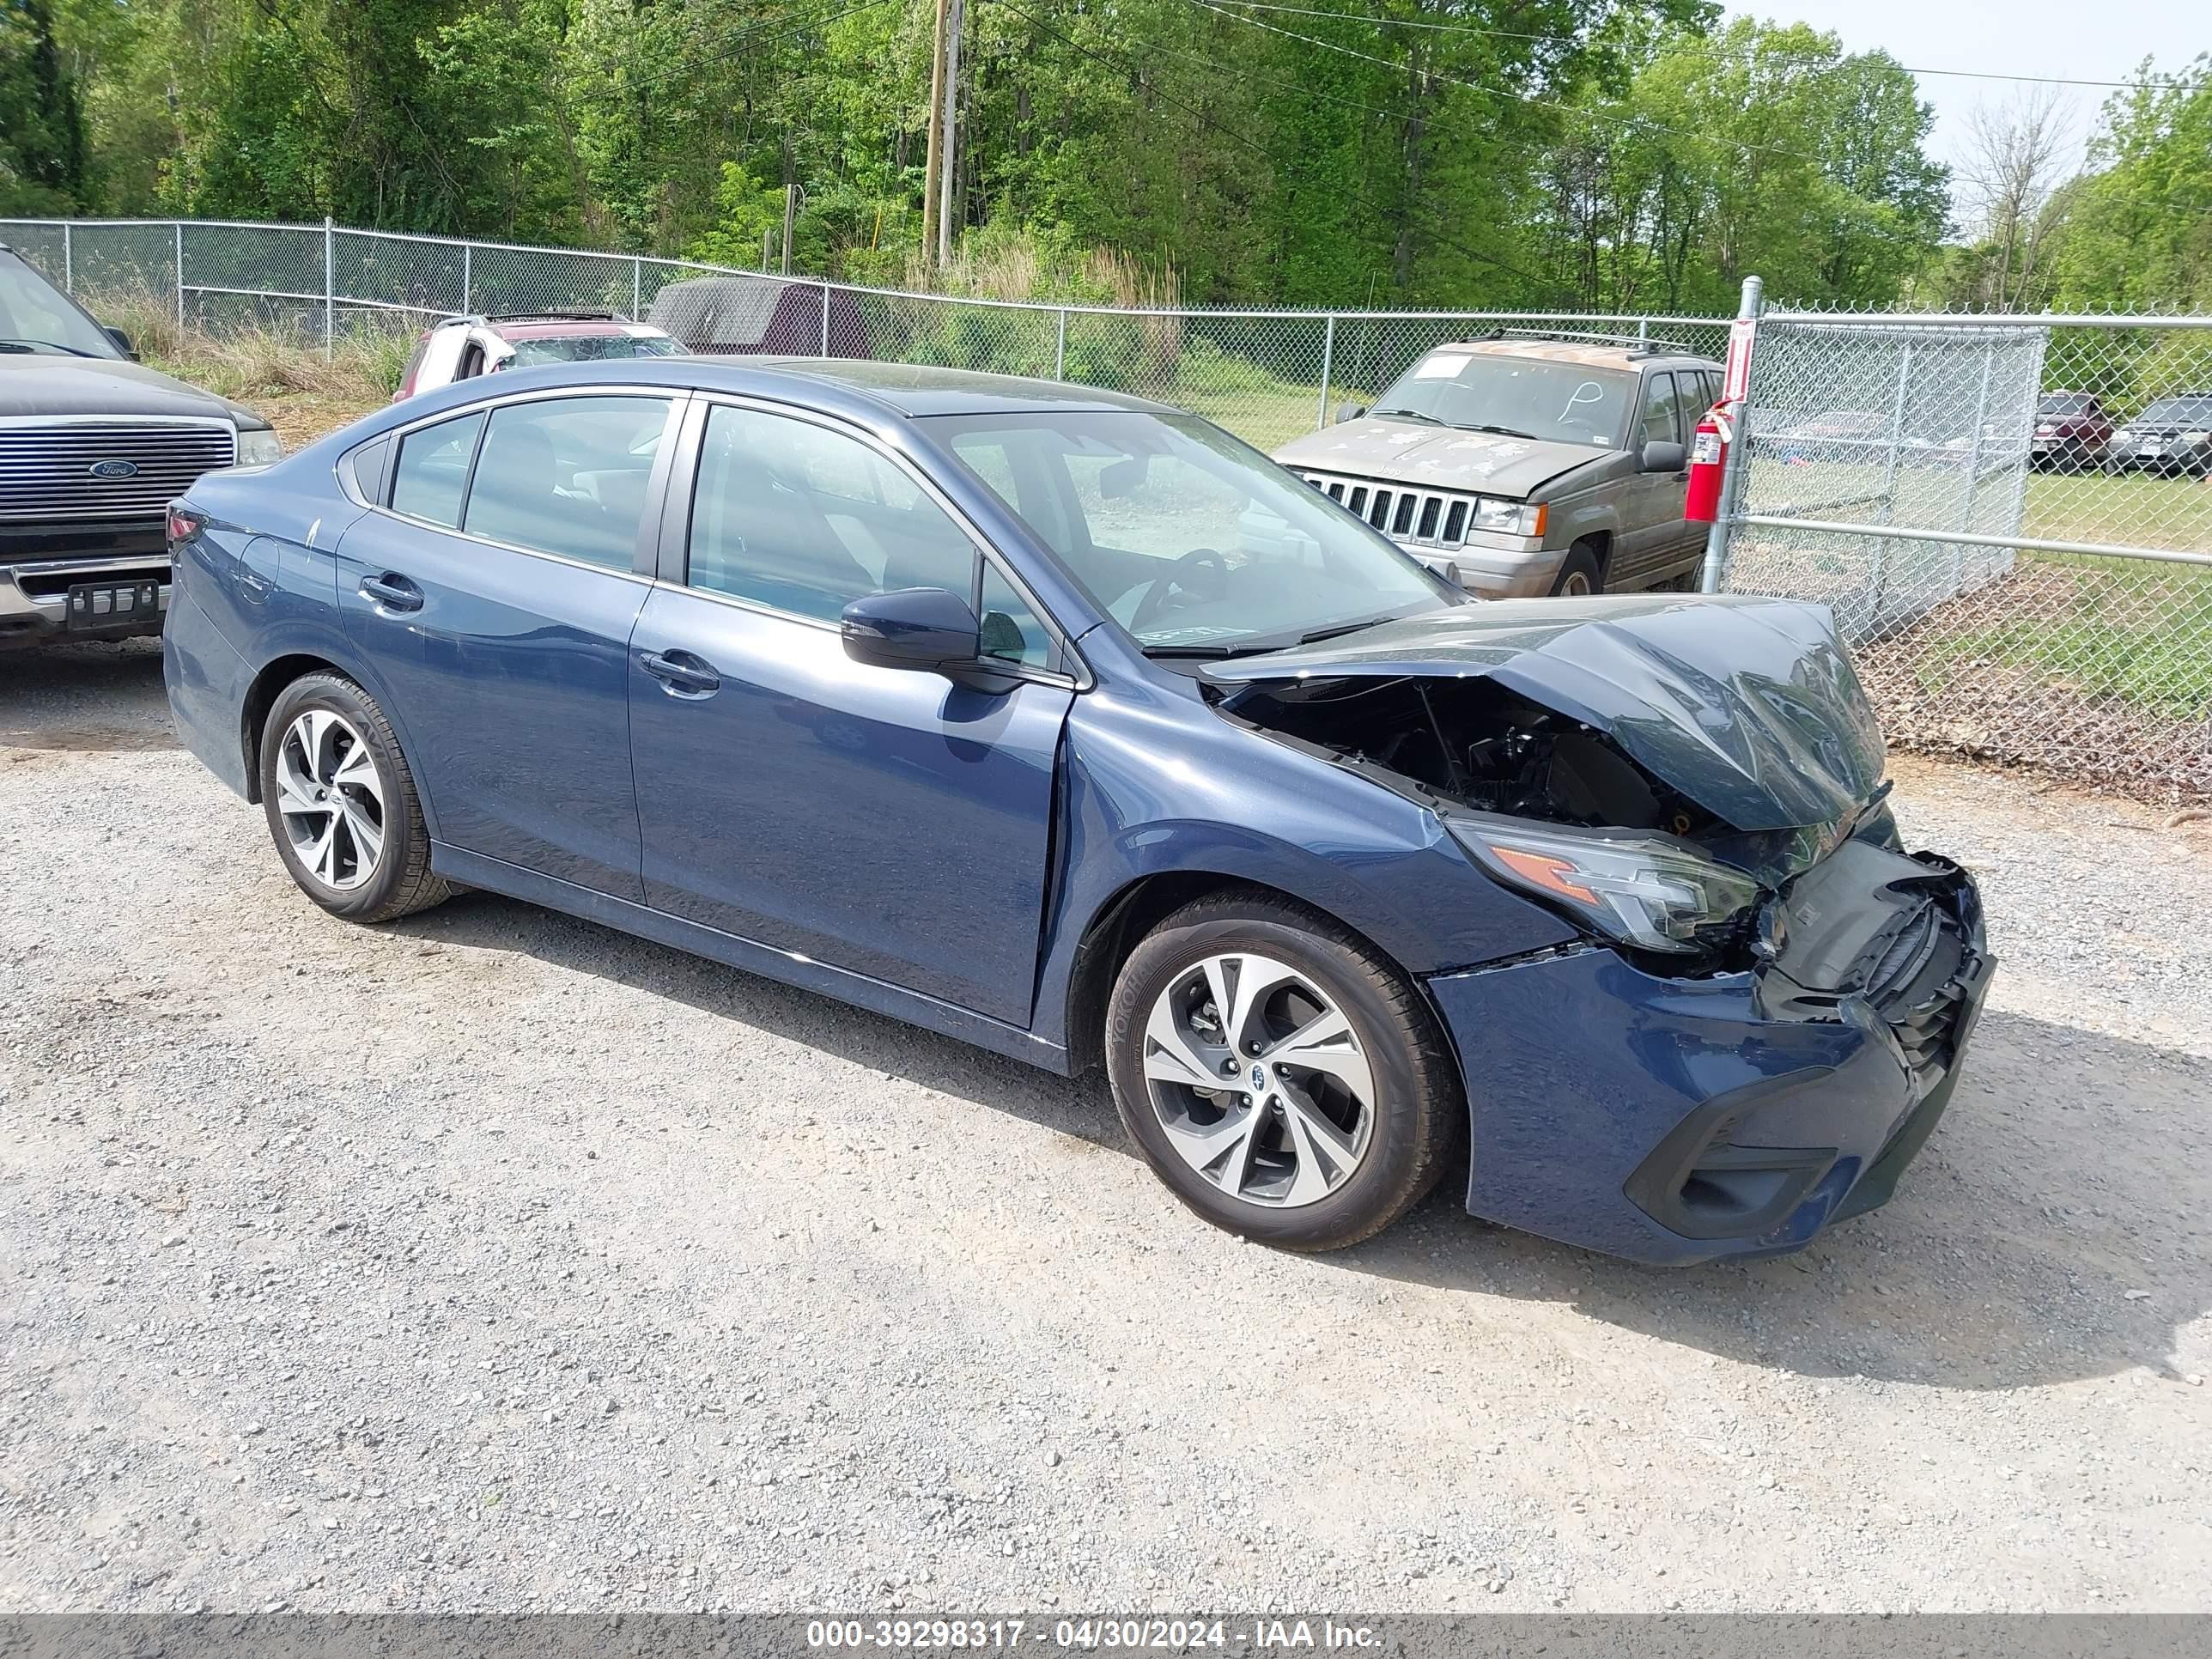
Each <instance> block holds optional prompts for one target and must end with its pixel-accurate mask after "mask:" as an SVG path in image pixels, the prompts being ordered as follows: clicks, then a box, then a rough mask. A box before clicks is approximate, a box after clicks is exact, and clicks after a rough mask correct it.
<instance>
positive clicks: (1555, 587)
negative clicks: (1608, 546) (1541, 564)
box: [1552, 542, 1605, 598]
mask: <svg viewBox="0 0 2212 1659" xmlns="http://www.w3.org/2000/svg"><path fill="white" fill-rule="evenodd" d="M1552 592H1553V597H1554V598H1557V597H1559V596H1561V595H1569V596H1572V597H1575V598H1580V597H1582V596H1583V595H1584V594H1589V593H1602V592H1605V573H1604V571H1602V570H1601V569H1600V568H1598V562H1597V555H1596V554H1595V553H1593V552H1592V551H1591V550H1589V547H1588V546H1587V545H1585V544H1583V543H1581V542H1577V543H1576V544H1574V545H1573V546H1572V547H1571V548H1569V549H1568V550H1567V556H1566V559H1565V562H1562V563H1561V564H1560V566H1559V575H1558V576H1557V577H1555V578H1554V579H1553V582H1552Z"/></svg>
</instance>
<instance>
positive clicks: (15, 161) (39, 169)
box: [0, 0, 85, 214]
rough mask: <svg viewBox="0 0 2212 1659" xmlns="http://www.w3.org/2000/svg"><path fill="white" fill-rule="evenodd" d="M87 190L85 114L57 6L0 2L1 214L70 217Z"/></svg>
mask: <svg viewBox="0 0 2212 1659" xmlns="http://www.w3.org/2000/svg"><path fill="white" fill-rule="evenodd" d="M84 187H85V136H84V113H83V109H82V105H81V103H80V101H79V99H78V95H77V87H76V80H75V79H74V77H72V76H70V73H69V72H68V70H65V69H64V67H63V64H62V52H61V45H60V41H59V40H58V37H57V34H56V32H55V27H54V14H53V8H52V5H51V4H50V3H49V0H0V212H8V213H26V214H40V213H68V212H70V211H72V210H74V209H75V208H76V207H77V206H78V205H79V204H80V202H81V201H82V197H83V196H84V193H85V188H84Z"/></svg>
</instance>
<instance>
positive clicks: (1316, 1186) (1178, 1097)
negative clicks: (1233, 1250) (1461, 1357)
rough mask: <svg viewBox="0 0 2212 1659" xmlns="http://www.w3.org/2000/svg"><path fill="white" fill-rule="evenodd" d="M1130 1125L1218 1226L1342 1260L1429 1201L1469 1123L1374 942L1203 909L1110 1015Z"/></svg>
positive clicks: (1129, 973)
mask: <svg viewBox="0 0 2212 1659" xmlns="http://www.w3.org/2000/svg"><path fill="white" fill-rule="evenodd" d="M1105 1048H1106V1060H1107V1070H1108V1073H1109V1076H1110V1078H1111V1080H1112V1083H1113V1087H1114V1099H1115V1105H1116V1106H1117V1107H1118V1108H1119V1109H1120V1111H1121V1121H1122V1123H1123V1124H1124V1125H1125V1126H1126V1127H1127V1129H1128V1131H1129V1133H1130V1136H1131V1138H1132V1139H1134V1140H1135V1141H1136V1143H1137V1145H1138V1146H1139V1149H1140V1150H1141V1151H1142V1152H1143V1153H1144V1155H1145V1158H1146V1162H1148V1163H1149V1164H1151V1165H1152V1169H1153V1170H1154V1171H1155V1172H1156V1173H1157V1174H1158V1176H1159V1177H1160V1178H1161V1179H1162V1180H1163V1181H1164V1182H1166V1183H1167V1184H1168V1186H1169V1187H1170V1188H1172V1189H1173V1190H1174V1191H1175V1193H1176V1196H1177V1197H1179V1198H1181V1199H1182V1201H1183V1202H1184V1203H1185V1204H1187V1205H1188V1206H1190V1207H1191V1208H1192V1209H1193V1210H1195V1211H1196V1212H1198V1213H1199V1214H1200V1216H1203V1217H1204V1218H1206V1220H1208V1221H1210V1222H1212V1224H1213V1225H1216V1226H1218V1227H1222V1228H1225V1229H1226V1230H1228V1231H1231V1232H1234V1233H1238V1234H1241V1235H1243V1236H1244V1237H1249V1238H1252V1239H1255V1240H1257V1241H1259V1242H1261V1243H1268V1244H1275V1245H1279V1246H1282V1247H1284V1248H1285V1249H1296V1250H1330V1249H1340V1248H1341V1247H1343V1246H1345V1245H1347V1244H1352V1243H1358V1241H1359V1240H1361V1239H1363V1238H1365V1237H1369V1236H1370V1234H1373V1233H1376V1232H1379V1231H1381V1230H1382V1229H1383V1228H1384V1227H1387V1226H1389V1225H1390V1224H1391V1223H1392V1222H1393V1221H1395V1220H1396V1219H1397V1218H1399V1217H1400V1216H1401V1215H1403V1214H1404V1213H1405V1212H1407V1210H1408V1209H1410V1208H1411V1207H1412V1206H1413V1204H1414V1203H1416V1202H1417V1201H1418V1200H1419V1199H1420V1198H1421V1197H1422V1195H1423V1194H1425V1193H1426V1192H1427V1191H1428V1190H1429V1189H1430V1188H1431V1187H1433V1186H1434V1185H1435V1184H1436V1182H1437V1178H1438V1177H1439V1176H1441V1175H1442V1174H1443V1170H1444V1167H1445V1156H1446V1154H1447V1152H1449V1150H1450V1148H1451V1146H1453V1145H1454V1143H1455V1139H1456V1137H1457V1133H1458V1130H1459V1126H1460V1125H1461V1124H1462V1122H1463V1121H1465V1109H1464V1106H1463V1104H1462V1100H1461V1097H1460V1091H1459V1088H1458V1084H1457V1080H1456V1078H1455V1074H1454V1072H1453V1068H1452V1066H1451V1063H1450V1061H1449V1059H1448V1058H1447V1056H1446V1054H1445V1051H1444V1046H1443V1035H1442V1033H1441V1032H1440V1031H1439V1030H1437V1024H1436V1020H1435V1018H1434V1016H1433V1015H1431V1013H1430V1012H1429V1010H1428V1006H1427V1005H1426V1004H1425V1002H1423V1000H1421V997H1420V994H1419V992H1418V991H1417V990H1416V989H1415V988H1414V987H1413V985H1412V984H1411V983H1410V982H1409V981H1407V979H1406V977H1405V975H1403V974H1401V972H1399V970H1398V969H1396V968H1395V966H1393V965H1392V964H1391V963H1389V962H1387V961H1385V960H1383V958H1381V957H1378V956H1376V953H1375V952H1374V951H1373V950H1372V949H1371V948H1370V946H1368V945H1365V944H1364V942H1363V941H1361V940H1360V939H1358V938H1356V937H1355V936H1354V935H1352V933H1348V932H1346V930H1345V929H1343V928H1341V927H1337V926H1336V925H1334V923H1332V922H1330V921H1328V920H1327V919H1326V918H1325V917H1322V916H1320V915H1315V914H1314V913H1312V912H1310V911H1308V910H1305V909H1304V908H1300V907H1298V906H1297V905H1294V904H1291V903H1289V902H1285V901H1283V900H1280V899H1278V898H1275V897H1273V896H1268V895H1263V894H1258V893H1246V894H1243V895H1236V894H1230V895H1224V896H1216V897H1212V898H1207V899H1201V900H1200V901H1199V902H1196V903H1194V904H1192V905H1189V906H1188V907H1186V908H1183V909H1182V910H1180V911H1177V912H1176V914H1175V915H1171V916H1170V917H1168V918H1167V920H1166V921H1163V922H1162V923H1161V924H1160V925H1159V927H1157V928H1155V929H1154V930H1153V931H1152V933H1150V934H1149V935H1147V936H1146V939H1144V940H1143V941H1142V942H1141V943H1140V944H1139V945H1138V946H1137V948H1136V949H1135V950H1134V951H1132V952H1131V953H1130V955H1129V958H1128V960H1127V962H1126V963H1123V965H1122V968H1121V975H1120V977H1119V978H1118V979H1117V980H1116V981H1115V987H1114V994H1113V998H1112V1000H1111V1002H1110V1003H1109V1007H1108V1011H1107V1025H1106V1043H1105Z"/></svg>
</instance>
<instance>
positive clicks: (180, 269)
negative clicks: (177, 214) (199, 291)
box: [175, 219, 185, 329]
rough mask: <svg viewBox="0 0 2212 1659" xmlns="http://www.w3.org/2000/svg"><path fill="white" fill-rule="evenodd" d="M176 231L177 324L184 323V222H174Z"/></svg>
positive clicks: (180, 220)
mask: <svg viewBox="0 0 2212 1659" xmlns="http://www.w3.org/2000/svg"><path fill="white" fill-rule="evenodd" d="M175 228H176V232H177V326H178V327H179V329H181V328H183V327H184V325H185V222H184V221H183V220H182V219H179V220H178V221H177V222H176V227H175Z"/></svg>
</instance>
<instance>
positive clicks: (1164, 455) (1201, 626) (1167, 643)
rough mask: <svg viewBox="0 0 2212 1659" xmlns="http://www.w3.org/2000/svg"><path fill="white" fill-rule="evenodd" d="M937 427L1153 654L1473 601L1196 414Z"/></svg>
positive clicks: (957, 422)
mask: <svg viewBox="0 0 2212 1659" xmlns="http://www.w3.org/2000/svg"><path fill="white" fill-rule="evenodd" d="M930 425H931V426H932V427H933V428H935V429H936V431H937V433H938V435H939V436H940V437H941V438H942V439H944V440H945V441H947V442H948V443H949V444H950V445H951V448H952V452H953V453H955V454H956V455H957V456H958V457H959V458H960V459H961V460H962V461H963V462H965V463H966V464H967V465H968V468H969V471H972V472H974V473H975V476H976V477H978V478H980V479H981V481H982V482H983V483H984V484H986V485H987V487H988V488H989V489H990V490H991V491H992V493H993V494H994V495H997V496H998V497H999V499H1000V501H1004V502H1005V503H1006V506H1007V507H1010V508H1011V509H1012V511H1013V512H1014V513H1016V514H1018V516H1019V517H1020V518H1021V520H1022V521H1023V522H1024V524H1026V525H1027V526H1029V527H1030V530H1031V531H1032V532H1034V533H1035V534H1036V538H1037V539H1038V540H1039V541H1041V542H1042V543H1043V544H1045V545H1046V546H1048V547H1049V548H1050V549H1052V550H1053V551H1054V552H1055V553H1057V554H1058V555H1059V556H1060V559H1061V560H1062V562H1065V563H1066V566H1067V568H1068V570H1069V571H1070V573H1071V574H1073V576H1074V577H1075V579H1076V580H1078V581H1079V582H1080V583H1082V585H1083V587H1084V590H1085V592H1087V593H1089V594H1090V596H1091V599H1092V601H1093V603H1095V604H1096V605H1097V606H1098V607H1099V608H1100V609H1101V610H1103V611H1107V612H1108V613H1109V614H1110V615H1111V616H1112V617H1114V619H1115V621H1116V622H1119V623H1121V626H1122V627H1124V628H1126V629H1128V630H1129V632H1130V633H1131V634H1132V635H1134V636H1135V637H1136V639H1137V641H1138V643H1139V644H1140V645H1141V646H1143V647H1145V649H1146V651H1147V652H1148V653H1152V654H1155V655H1172V654H1176V653H1179V652H1181V653H1191V654H1199V655H1209V656H1212V655H1225V654H1228V653H1231V652H1241V651H1260V650H1270V649H1273V648H1274V647H1278V646H1284V645H1292V644H1296V643H1297V641H1300V640H1301V639H1304V638H1306V637H1308V636H1310V635H1314V634H1316V633H1322V632H1332V631H1334V630H1337V629H1351V628H1357V627H1359V626H1362V625H1364V624H1365V623H1370V622H1379V621H1381V620H1382V619H1383V618H1384V617H1404V616H1410V615H1412V614H1413V613H1414V612H1415V611H1432V610H1434V609H1436V608H1437V606H1439V605H1450V604H1455V603H1459V602H1462V601H1463V600H1464V599H1465V598H1466V596H1465V595H1464V594H1463V593H1462V592H1460V591H1459V590H1458V589H1457V588H1455V587H1453V586H1449V584H1447V583H1445V582H1443V580H1439V579H1438V578H1437V577H1435V576H1432V575H1431V574H1429V573H1428V571H1427V570H1426V569H1425V568H1424V567H1423V566H1422V565H1421V563H1420V562H1419V561H1418V560H1416V559H1414V558H1413V557H1412V556H1409V555H1407V554H1406V553H1404V552H1402V551H1401V550H1399V549H1398V547H1397V546H1396V545H1395V544H1393V543H1391V542H1390V541H1389V540H1387V539H1386V538H1383V536H1381V535H1378V534H1377V533H1376V532H1374V531H1372V530H1370V529H1369V528H1368V527H1367V526H1365V525H1364V524H1362V523H1361V522H1360V521H1359V520H1357V519H1355V518H1353V517H1352V514H1351V513H1347V512H1346V511H1345V510H1344V509H1343V508H1342V507H1339V506H1337V505H1336V504H1335V503H1334V501H1329V500H1328V498H1327V497H1326V496H1324V495H1321V494H1320V493H1319V492H1318V491H1316V490H1315V489H1312V488H1311V487H1310V486H1309V485H1307V484H1305V483H1301V482H1300V481H1299V480H1298V479H1297V478H1296V477H1292V476H1291V474H1290V473H1288V472H1286V471H1284V470H1283V469H1282V468H1281V467H1279V466H1278V465H1275V463H1274V462H1273V461H1271V460H1269V459H1267V457H1266V456H1265V455H1262V454H1261V453H1260V452H1259V451H1258V450H1256V449H1253V448H1250V447H1248V446H1246V445H1244V444H1243V443H1240V442H1239V441H1237V440H1236V439H1235V438H1232V437H1231V436H1230V435H1228V434H1227V433H1225V432H1224V431H1223V430H1221V428H1218V427H1217V426H1213V425H1212V424H1210V423H1208V422H1205V421H1202V420H1200V419H1199V418H1198V417H1197V416H1194V415H1182V416H1160V415H1150V414H1145V413H1141V412H1139V411H1135V410H1132V411H1130V412H1128V413H1126V414H1125V413H1121V412H1120V411H1110V412H1104V413H1089V414H1022V415H963V416H937V417H934V418H933V420H932V421H931V422H930Z"/></svg>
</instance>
